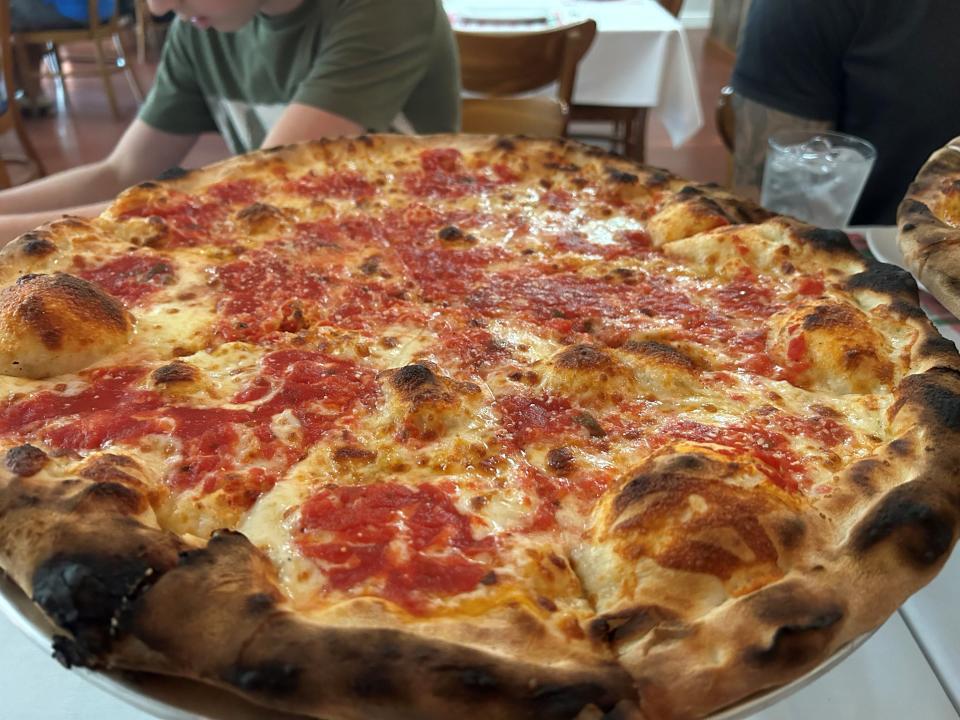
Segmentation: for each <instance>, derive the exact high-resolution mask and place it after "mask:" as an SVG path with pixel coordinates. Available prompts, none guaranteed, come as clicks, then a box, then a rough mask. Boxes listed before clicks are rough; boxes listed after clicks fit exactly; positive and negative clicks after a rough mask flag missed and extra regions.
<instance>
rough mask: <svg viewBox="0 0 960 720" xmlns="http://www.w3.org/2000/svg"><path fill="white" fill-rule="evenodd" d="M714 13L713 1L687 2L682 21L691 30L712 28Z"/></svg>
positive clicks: (687, 0) (681, 16) (681, 14)
mask: <svg viewBox="0 0 960 720" xmlns="http://www.w3.org/2000/svg"><path fill="white" fill-rule="evenodd" d="M712 11H713V0H686V2H685V3H684V4H683V10H681V11H680V19H681V20H682V21H683V24H684V25H685V26H686V27H689V28H707V27H710V13H711V12H712Z"/></svg>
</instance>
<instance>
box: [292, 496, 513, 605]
mask: <svg viewBox="0 0 960 720" xmlns="http://www.w3.org/2000/svg"><path fill="white" fill-rule="evenodd" d="M454 492H455V488H454V486H453V485H452V484H445V485H430V484H422V485H418V486H415V487H407V486H404V485H399V484H395V483H389V482H385V483H378V484H374V485H358V486H334V487H328V488H325V489H324V490H322V491H321V492H319V493H318V494H316V495H314V496H313V497H312V498H310V499H309V500H308V501H307V502H306V503H305V504H304V505H303V506H302V508H301V512H300V524H299V527H298V529H297V545H298V546H299V547H300V548H301V550H302V551H303V553H304V555H305V556H306V557H309V558H312V559H314V560H316V561H318V563H319V564H320V565H321V567H322V568H323V570H324V572H325V573H326V577H327V582H328V584H329V586H330V587H331V588H332V589H335V590H341V591H348V590H354V589H357V590H360V591H366V592H373V593H375V594H376V595H378V596H380V597H383V598H386V599H387V600H390V601H392V602H394V603H396V604H398V605H400V606H401V607H403V608H405V609H406V610H408V611H409V612H411V613H415V614H416V613H421V612H425V611H426V609H427V603H428V601H429V600H430V599H431V598H433V597H436V596H440V597H449V596H453V595H459V594H461V593H466V592H470V591H472V590H475V589H476V588H477V587H478V586H479V585H480V581H481V580H482V579H483V578H484V577H485V576H487V575H488V574H489V573H490V570H491V568H492V567H493V560H494V558H495V555H496V550H497V540H496V539H495V538H494V537H493V536H489V535H488V536H485V537H482V538H477V537H475V536H474V530H473V528H474V527H475V526H477V525H479V524H480V523H481V521H480V520H479V519H477V518H473V517H471V516H468V515H465V514H463V513H461V512H460V511H459V510H458V509H457V508H456V506H455V505H454V503H453V500H452V497H451V495H452V493H454Z"/></svg>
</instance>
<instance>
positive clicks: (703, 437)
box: [657, 419, 808, 492]
mask: <svg viewBox="0 0 960 720" xmlns="http://www.w3.org/2000/svg"><path fill="white" fill-rule="evenodd" d="M657 440H658V444H665V443H666V442H669V441H671V440H691V441H694V442H703V443H710V444H713V445H719V446H721V447H724V448H729V449H730V450H731V451H734V453H735V454H741V453H742V454H744V455H750V456H752V457H754V458H756V459H757V460H758V461H759V465H758V467H759V468H760V471H761V472H762V473H763V474H764V475H766V477H767V478H768V479H769V480H770V482H772V483H773V484H775V485H777V486H779V487H781V488H783V489H784V490H788V491H790V492H797V491H799V489H800V487H801V485H803V484H804V483H806V482H807V479H808V478H807V472H806V468H805V467H804V464H803V461H802V459H801V458H800V457H798V456H797V454H796V453H795V452H794V451H793V449H792V448H791V446H790V441H789V440H788V439H787V436H786V435H785V434H784V433H783V432H780V431H779V430H774V429H771V428H770V427H767V426H766V424H760V423H757V422H750V421H748V422H744V423H739V424H732V425H724V426H717V425H705V424H703V423H699V422H695V421H693V420H685V419H674V420H670V421H669V422H667V423H666V424H665V425H664V426H663V428H662V429H661V432H660V434H659V436H658V438H657Z"/></svg>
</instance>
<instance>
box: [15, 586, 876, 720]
mask: <svg viewBox="0 0 960 720" xmlns="http://www.w3.org/2000/svg"><path fill="white" fill-rule="evenodd" d="M0 613H2V614H3V615H5V616H6V617H7V618H8V619H9V620H10V622H12V623H13V624H14V625H15V626H16V627H17V628H18V629H19V630H20V631H21V632H23V633H24V634H25V635H26V636H27V637H28V638H30V640H32V641H33V642H34V643H36V644H37V645H38V646H40V647H41V648H43V650H44V651H46V652H47V653H49V652H50V647H51V643H52V640H53V628H52V627H51V625H50V623H48V622H47V620H46V618H45V617H44V615H43V613H42V612H41V611H40V610H39V609H38V608H37V607H36V606H35V605H34V604H33V603H32V602H31V601H30V599H29V598H27V596H26V595H25V594H24V593H23V592H22V591H21V590H20V588H19V587H17V585H16V584H15V583H14V582H13V581H12V580H10V579H9V578H8V577H7V576H6V575H5V574H4V573H3V572H0ZM870 635H872V633H868V634H866V635H863V636H861V637H859V638H857V639H856V640H854V641H853V642H850V643H848V644H846V645H844V646H843V647H842V648H840V650H838V651H837V652H836V653H834V655H833V656H832V657H829V658H827V659H826V660H825V661H824V662H823V663H821V664H820V665H818V666H817V667H815V668H814V669H812V670H810V671H809V672H808V673H806V674H805V675H803V676H801V677H799V678H797V679H796V680H794V681H793V682H791V683H788V684H787V685H784V686H782V687H779V688H775V689H773V690H771V691H769V692H767V693H763V694H761V695H758V696H756V697H753V698H750V699H748V700H745V701H744V702H741V703H738V704H737V705H734V706H733V707H730V708H727V709H726V710H721V711H720V712H718V713H716V714H714V715H711V716H710V718H709V720H740V719H741V718H746V717H748V716H750V715H753V714H754V713H756V712H759V711H760V710H763V709H764V708H767V707H769V706H771V705H773V704H775V703H777V702H779V701H780V700H783V699H784V698H785V697H787V696H788V695H792V694H793V693H795V692H796V691H797V690H800V689H801V688H803V687H805V686H806V685H809V684H810V683H811V682H813V681H814V680H816V679H817V678H818V677H820V676H821V675H823V674H824V673H826V672H827V671H828V670H830V669H832V668H833V667H835V666H836V665H837V664H839V663H840V662H841V661H842V660H844V659H845V658H847V657H848V656H849V655H850V654H851V653H852V652H853V651H854V650H856V649H857V648H858V647H860V646H861V645H862V644H863V643H864V642H866V640H867V639H868V638H869V637H870ZM50 662H55V661H54V660H53V659H52V658H51V660H50ZM73 672H75V673H77V674H79V675H80V676H81V677H83V678H84V679H85V680H87V681H89V682H90V683H92V684H93V685H95V686H97V687H98V688H100V689H102V690H106V691H107V692H108V693H110V694H111V695H114V696H115V697H117V698H119V699H120V700H123V701H124V702H126V703H128V704H129V705H132V706H133V707H135V708H137V709H138V710H141V711H143V712H145V713H148V714H150V715H153V716H154V717H157V718H161V720H307V719H306V718H304V716H301V715H291V714H289V713H282V712H271V711H269V710H266V709H264V708H261V707H259V706H257V705H254V704H252V703H248V702H246V701H245V700H243V699H242V698H240V697H238V696H236V695H233V694H232V693H229V692H227V691H225V690H220V689H218V688H215V687H212V686H210V685H204V684H202V683H197V682H192V681H190V680H184V679H181V678H175V677H167V676H163V675H152V674H148V673H132V672H128V673H120V672H102V671H92V670H85V669H83V668H77V669H75V670H73Z"/></svg>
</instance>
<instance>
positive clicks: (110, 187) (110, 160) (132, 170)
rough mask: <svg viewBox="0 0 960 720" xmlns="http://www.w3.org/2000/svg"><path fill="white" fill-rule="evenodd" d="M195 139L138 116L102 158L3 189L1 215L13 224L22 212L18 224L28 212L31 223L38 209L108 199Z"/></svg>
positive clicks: (59, 209) (162, 166)
mask: <svg viewBox="0 0 960 720" xmlns="http://www.w3.org/2000/svg"><path fill="white" fill-rule="evenodd" d="M196 140H197V136H196V135H176V134H173V133H168V132H164V131H162V130H158V129H156V128H154V127H152V126H150V125H148V124H147V123H145V122H143V121H142V120H140V119H139V118H138V119H136V120H134V121H133V123H131V124H130V126H129V127H128V128H127V130H126V131H125V132H124V134H123V136H122V137H121V138H120V141H119V142H118V143H117V145H116V147H115V148H114V149H113V152H111V153H110V155H108V156H107V157H106V158H104V159H103V160H100V161H98V162H94V163H89V164H87V165H81V166H79V167H76V168H72V169H70V170H65V171H63V172H60V173H57V174H55V175H50V176H48V177H45V178H41V179H40V180H35V181H34V182H31V183H27V184H26V185H20V186H18V187H15V188H11V189H9V190H5V191H3V192H0V215H6V216H8V217H5V218H4V220H5V221H6V222H7V223H11V225H10V227H12V226H13V223H15V222H17V221H18V220H16V219H15V217H9V216H11V215H13V216H23V217H24V219H23V220H20V221H19V222H27V220H26V216H27V215H28V214H29V215H31V221H33V220H35V219H36V217H38V216H37V215H36V213H47V214H48V215H49V217H56V216H58V215H60V214H62V213H63V212H65V211H66V209H67V208H74V207H76V206H83V205H89V204H91V203H97V202H103V201H105V200H109V199H110V198H112V197H114V196H116V195H117V194H118V193H119V192H120V191H121V190H123V189H125V188H127V187H129V186H131V185H135V184H136V183H138V182H142V181H144V180H148V179H150V178H153V177H156V176H157V175H159V174H160V173H162V172H163V171H164V170H167V169H168V168H170V167H173V166H175V165H178V164H179V163H180V161H181V160H183V158H184V157H186V155H187V153H188V152H189V151H190V148H192V147H193V145H194V143H195V142H196ZM39 217H42V216H39ZM41 222H42V220H41ZM36 224H37V223H36V222H34V223H33V225H31V226H30V227H33V226H35V225H36ZM9 239H10V238H9V236H7V237H4V238H0V240H9Z"/></svg>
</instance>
